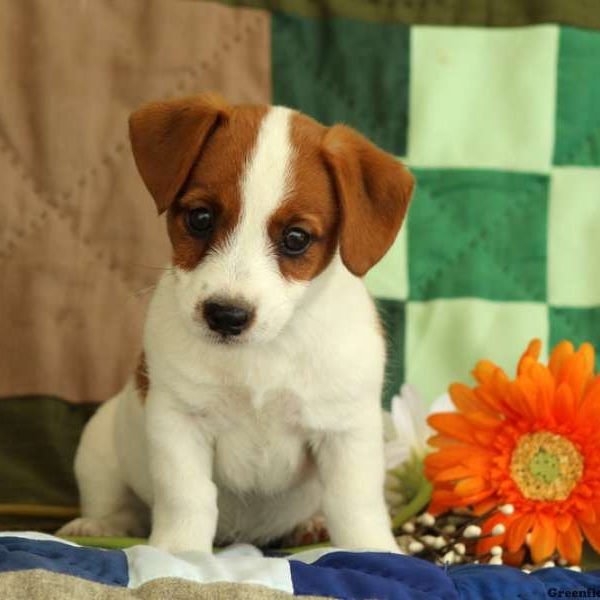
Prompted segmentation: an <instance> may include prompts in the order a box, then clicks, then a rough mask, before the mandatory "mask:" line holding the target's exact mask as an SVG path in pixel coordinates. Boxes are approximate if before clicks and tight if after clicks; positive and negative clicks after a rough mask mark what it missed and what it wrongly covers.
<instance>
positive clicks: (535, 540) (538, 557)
mask: <svg viewBox="0 0 600 600" xmlns="http://www.w3.org/2000/svg"><path fill="white" fill-rule="evenodd" d="M556 538H557V532H556V528H555V527H554V523H553V522H552V520H551V519H549V518H547V517H544V516H543V515H541V514H538V515H537V519H536V522H535V524H534V526H533V530H532V531H531V556H532V558H533V561H534V562H535V563H541V562H542V561H544V560H546V559H548V558H549V557H551V556H552V554H553V553H554V550H555V549H556Z"/></svg>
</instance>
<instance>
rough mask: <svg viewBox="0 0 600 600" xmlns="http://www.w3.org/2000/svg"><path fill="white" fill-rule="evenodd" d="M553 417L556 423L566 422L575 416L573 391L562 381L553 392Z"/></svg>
mask: <svg viewBox="0 0 600 600" xmlns="http://www.w3.org/2000/svg"><path fill="white" fill-rule="evenodd" d="M553 412H554V417H555V419H556V421H557V422H558V423H568V422H569V421H572V420H573V419H574V417H575V399H574V397H573V391H572V390H571V388H570V387H569V386H568V385H567V384H566V383H562V384H561V385H560V386H559V387H558V389H557V390H556V393H555V394H554V411H553Z"/></svg>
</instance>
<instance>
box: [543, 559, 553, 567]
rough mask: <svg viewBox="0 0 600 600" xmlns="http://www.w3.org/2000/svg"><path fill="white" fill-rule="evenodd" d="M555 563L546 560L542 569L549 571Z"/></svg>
mask: <svg viewBox="0 0 600 600" xmlns="http://www.w3.org/2000/svg"><path fill="white" fill-rule="evenodd" d="M555 566H556V563H555V562H554V561H553V560H547V561H546V562H545V563H544V564H543V565H542V569H550V568H551V567H555Z"/></svg>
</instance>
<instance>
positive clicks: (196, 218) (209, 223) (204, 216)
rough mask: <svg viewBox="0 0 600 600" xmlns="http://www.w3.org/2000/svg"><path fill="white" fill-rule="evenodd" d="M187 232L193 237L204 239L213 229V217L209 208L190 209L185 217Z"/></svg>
mask: <svg viewBox="0 0 600 600" xmlns="http://www.w3.org/2000/svg"><path fill="white" fill-rule="evenodd" d="M185 220H186V225H187V228H188V231H189V232H190V233H191V234H192V235H193V236H194V237H199V238H202V237H206V236H207V235H208V234H209V233H210V232H211V231H212V228H213V225H214V217H213V213H212V211H211V210H210V209H209V208H192V210H188V212H187V213H186V215H185Z"/></svg>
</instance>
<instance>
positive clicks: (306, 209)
mask: <svg viewBox="0 0 600 600" xmlns="http://www.w3.org/2000/svg"><path fill="white" fill-rule="evenodd" d="M130 126H131V127H130V129H131V138H132V144H133V149H134V155H135V158H136V162H137V164H138V168H139V170H140V173H141V174H142V178H143V179H144V181H145V183H146V185H147V186H148V188H149V190H150V192H151V193H152V194H153V196H154V199H155V201H156V203H157V206H158V209H159V211H160V212H162V211H164V210H166V211H167V223H168V231H169V236H170V239H171V243H172V246H173V267H174V269H173V277H174V278H175V280H176V283H175V289H176V294H177V297H178V303H179V308H180V310H181V311H182V314H183V316H184V318H185V319H186V321H187V322H188V323H189V326H190V327H191V328H193V329H194V330H196V331H197V332H198V334H199V335H201V336H203V337H205V338H206V339H208V340H211V341H214V342H215V343H231V344H240V343H251V342H266V341H269V340H272V339H273V338H275V337H276V336H277V335H278V334H279V332H280V331H281V330H282V329H283V328H284V327H285V325H286V323H287V322H288V321H289V320H290V318H291V317H292V315H293V314H294V311H295V309H296V308H297V307H298V305H299V304H300V303H301V301H302V298H303V296H304V295H305V294H306V292H307V290H308V289H309V288H310V286H311V284H312V282H313V280H314V279H315V278H316V277H317V276H318V275H319V274H321V273H322V272H323V271H324V270H325V269H327V267H328V265H329V264H330V262H331V260H332V258H333V257H334V256H335V254H336V252H337V251H338V250H339V252H340V255H341V258H342V260H343V262H344V264H345V265H346V267H347V268H348V269H349V270H350V271H351V272H353V273H354V274H356V275H359V276H362V275H363V274H364V273H365V272H366V271H367V270H368V269H369V268H370V267H371V266H372V265H373V264H375V262H377V261H378V260H379V259H380V258H381V256H383V254H384V253H385V252H386V251H387V249H388V247H389V246H390V245H391V243H392V242H393V240H394V238H395V236H396V234H397V231H398V229H399V227H400V224H401V222H402V219H403V217H404V213H405V211H406V207H407V204H408V201H409V198H410V194H411V191H412V185H413V183H412V178H411V176H410V175H409V174H408V172H407V171H406V170H405V169H404V168H403V167H402V165H401V164H400V163H399V162H398V161H396V160H395V159H394V158H393V157H391V156H389V155H387V154H385V153H384V152H382V151H381V150H379V149H377V148H376V147H375V146H373V145H372V144H370V143H369V142H368V141H367V140H365V138H363V137H362V136H360V135H359V134H357V133H356V132H354V131H352V130H350V129H349V128H346V127H343V126H337V127H333V128H329V129H328V128H326V127H324V126H322V125H320V124H318V123H316V122H315V121H313V120H312V119H310V118H308V117H306V116H304V115H302V114H300V113H297V112H295V111H292V110H290V109H287V108H282V107H258V106H235V107H230V106H227V105H226V104H225V103H224V102H223V101H222V100H220V99H218V98H216V97H214V96H199V97H196V98H189V99H183V100H174V101H170V102H162V103H154V104H150V105H147V106H145V107H143V108H142V109H140V110H139V111H137V112H136V113H134V115H132V118H131V121H130Z"/></svg>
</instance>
